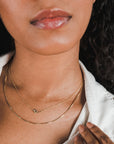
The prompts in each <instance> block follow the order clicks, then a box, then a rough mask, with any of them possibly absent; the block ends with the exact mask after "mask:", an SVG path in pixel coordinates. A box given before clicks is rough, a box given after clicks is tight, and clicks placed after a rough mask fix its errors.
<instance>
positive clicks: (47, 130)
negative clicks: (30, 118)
mask: <svg viewBox="0 0 114 144" xmlns="http://www.w3.org/2000/svg"><path fill="white" fill-rule="evenodd" d="M72 125H73V123H69V122H67V123H63V124H62V123H59V124H58V125H56V124H52V125H47V126H41V125H40V126H37V125H36V126H32V125H31V126H27V125H26V126H23V125H22V124H20V125H19V124H18V122H17V123H14V124H11V123H8V122H7V123H6V122H5V121H4V123H3V124H2V123H1V124H0V141H1V142H2V144H11V143H16V144H26V143H27V144H62V143H63V142H65V141H66V140H67V138H68V136H69V134H70V132H71V130H72Z"/></svg>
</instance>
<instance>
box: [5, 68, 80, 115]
mask: <svg viewBox="0 0 114 144" xmlns="http://www.w3.org/2000/svg"><path fill="white" fill-rule="evenodd" d="M7 75H8V76H9V79H10V81H11V83H12V85H13V87H14V88H15V90H16V92H17V95H18V96H19V97H20V98H21V100H22V101H23V103H24V104H26V105H27V107H29V109H30V110H32V112H34V113H40V112H42V111H46V110H47V109H49V108H52V107H56V106H57V105H60V104H62V103H65V102H66V101H67V100H69V99H71V98H72V97H74V96H75V95H76V94H77V93H78V92H79V91H80V90H81V87H82V84H81V85H80V87H79V89H78V90H76V91H75V92H74V93H73V94H72V95H71V96H69V97H67V98H65V99H62V101H60V102H58V103H57V104H54V105H51V106H48V107H46V108H43V109H40V110H37V109H36V108H31V106H30V104H28V103H27V102H25V99H24V98H22V96H23V94H22V93H21V92H20V91H19V90H18V88H17V87H16V84H15V81H14V78H13V77H12V76H11V66H10V67H9V66H8V68H7ZM21 95H22V96H21Z"/></svg>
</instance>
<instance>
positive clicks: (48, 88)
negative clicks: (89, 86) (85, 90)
mask: <svg viewBox="0 0 114 144" xmlns="http://www.w3.org/2000/svg"><path fill="white" fill-rule="evenodd" d="M13 74H14V75H13ZM11 75H12V76H13V78H14V79H15V83H16V85H17V86H18V87H20V90H22V91H23V93H24V95H26V96H29V97H32V98H34V97H36V96H40V97H47V98H48V97H54V96H55V97H56V98H57V97H58V98H59V97H64V96H65V95H66V96H67V95H70V94H72V93H73V92H74V91H75V90H76V89H77V90H78V89H79V86H80V84H81V82H82V73H81V70H80V65H79V45H77V46H75V47H74V48H72V49H70V50H69V51H67V52H63V53H60V54H56V55H39V54H37V53H34V52H31V51H29V50H27V49H22V51H21V50H20V48H17V49H16V53H15V56H14V59H13V61H12V64H11Z"/></svg>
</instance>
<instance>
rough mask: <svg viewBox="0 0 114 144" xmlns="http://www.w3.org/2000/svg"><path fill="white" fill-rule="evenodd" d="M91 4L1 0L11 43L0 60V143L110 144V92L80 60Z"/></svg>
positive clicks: (113, 133) (113, 136)
mask: <svg viewBox="0 0 114 144" xmlns="http://www.w3.org/2000/svg"><path fill="white" fill-rule="evenodd" d="M94 3H95V1H94V0H80V1H79V0H72V1H69V0H61V1H59V0H56V1H52V0H46V1H45V0H42V1H40V0H17V1H15V0H11V1H9V0H5V1H4V0H1V1H0V15H1V19H2V21H3V23H4V25H5V27H6V28H7V30H8V32H9V33H10V34H11V36H12V37H13V39H14V43H15V51H14V52H12V53H9V54H7V55H5V56H2V57H1V58H0V71H1V77H0V91H1V93H0V103H1V104H0V106H1V107H0V109H1V113H0V115H1V116H0V117H1V121H0V141H1V142H2V143H3V144H5V143H9V144H10V143H16V144H20V143H22V144H25V143H28V144H44V143H46V144H55V143H56V144H57V143H58V144H59V143H66V144H72V143H74V144H80V143H81V144H82V143H85V142H86V143H88V144H89V143H93V144H94V143H95V144H96V143H97V144H99V143H103V144H113V142H114V128H113V123H114V119H113V113H114V103H113V95H112V94H111V93H110V92H108V91H107V90H106V89H105V88H104V87H103V86H101V85H100V84H99V83H97V82H96V81H95V78H94V76H93V75H92V74H91V73H90V72H89V71H88V70H87V69H86V68H85V66H84V65H83V63H82V62H81V61H79V46H80V40H81V38H82V36H83V34H84V32H85V31H86V29H87V26H88V23H89V20H90V17H91V13H92V8H93V5H94ZM109 120H110V121H109ZM87 122H89V123H87ZM92 123H93V124H92ZM17 130H18V133H16V132H17ZM6 137H7V138H6Z"/></svg>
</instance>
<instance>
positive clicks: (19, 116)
mask: <svg viewBox="0 0 114 144" xmlns="http://www.w3.org/2000/svg"><path fill="white" fill-rule="evenodd" d="M6 81H7V76H6V75H5V76H4V80H3V93H4V97H5V101H6V103H7V105H8V107H9V108H10V110H11V111H12V112H13V113H14V114H15V115H16V116H17V117H18V118H19V119H21V120H23V121H25V122H28V123H31V124H50V123H52V122H55V121H57V120H58V119H60V118H62V117H64V115H65V114H66V112H68V110H69V109H70V108H71V107H72V106H73V105H74V102H75V101H76V99H77V97H78V96H79V95H80V94H81V90H82V87H83V86H82V87H81V90H80V91H79V92H78V93H77V95H76V96H75V98H74V99H73V101H72V103H71V104H70V106H69V107H68V108H67V109H66V110H65V111H64V112H63V113H62V114H61V115H59V116H58V117H57V118H55V119H53V120H50V121H45V122H33V121H29V120H26V119H25V118H23V117H22V116H21V115H19V114H17V112H16V111H15V110H14V109H13V107H12V106H11V105H10V103H9V102H8V99H7V96H6V94H5V84H6Z"/></svg>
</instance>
